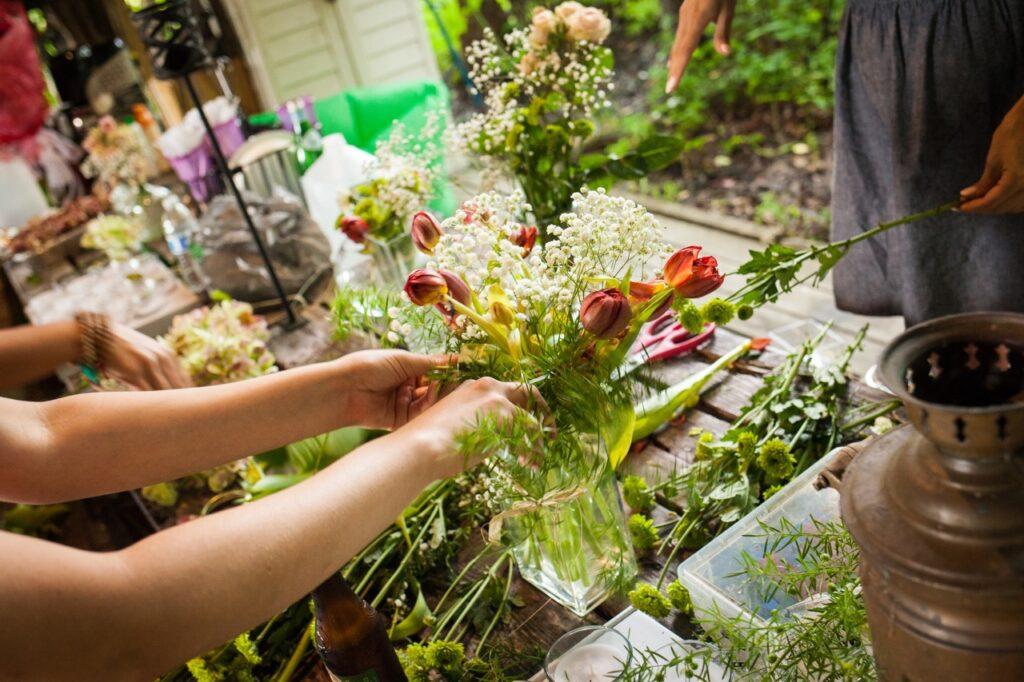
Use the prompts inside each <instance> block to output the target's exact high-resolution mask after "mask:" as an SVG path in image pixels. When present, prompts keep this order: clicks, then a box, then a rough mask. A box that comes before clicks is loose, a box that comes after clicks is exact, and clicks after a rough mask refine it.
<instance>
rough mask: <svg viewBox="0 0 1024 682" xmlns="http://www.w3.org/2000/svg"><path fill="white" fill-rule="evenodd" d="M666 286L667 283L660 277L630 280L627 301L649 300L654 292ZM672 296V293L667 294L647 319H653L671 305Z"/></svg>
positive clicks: (634, 302) (633, 302)
mask: <svg viewBox="0 0 1024 682" xmlns="http://www.w3.org/2000/svg"><path fill="white" fill-rule="evenodd" d="M666 286H668V285H667V284H665V282H663V281H662V280H660V279H656V280H653V281H650V282H630V283H629V302H630V304H632V305H636V304H638V303H647V301H649V300H651V299H652V298H653V297H654V296H655V295H656V294H658V293H660V292H661V291H662V290H664V288H665V287H666ZM672 298H673V297H672V295H669V296H668V297H667V298H666V299H665V300H664V301H663V302H662V304H661V305H660V306H658V309H657V310H655V311H654V312H653V313H651V314H650V317H649V319H651V320H653V319H655V318H657V317H659V316H660V315H661V314H662V313H664V312H665V311H666V310H668V309H669V308H670V307H671V306H672Z"/></svg>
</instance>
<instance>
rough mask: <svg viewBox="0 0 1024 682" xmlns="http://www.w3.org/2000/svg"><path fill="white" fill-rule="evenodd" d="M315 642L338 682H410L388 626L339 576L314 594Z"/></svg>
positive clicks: (326, 582) (334, 575) (333, 577)
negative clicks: (389, 637) (399, 660)
mask: <svg viewBox="0 0 1024 682" xmlns="http://www.w3.org/2000/svg"><path fill="white" fill-rule="evenodd" d="M313 606H314V608H315V610H316V636H315V639H314V643H315V645H316V650H317V653H319V654H320V658H321V659H323V662H324V666H325V667H326V668H327V672H328V673H329V674H330V676H331V679H332V680H334V681H335V682H407V678H406V676H405V673H404V672H403V671H402V664H401V663H399V662H398V655H397V654H396V653H395V649H394V647H392V646H391V640H390V639H388V629H387V624H386V623H385V622H384V617H383V616H381V615H380V614H379V613H377V611H375V610H374V608H373V607H372V606H370V605H369V604H367V603H366V602H365V601H363V600H362V599H361V598H360V597H359V595H357V594H356V593H355V592H353V591H352V588H351V587H349V586H348V584H347V583H346V582H345V581H344V580H343V579H342V578H341V576H340V575H338V574H337V573H335V574H333V575H332V576H331V577H330V578H328V579H327V580H325V581H324V582H323V584H321V585H320V586H319V587H317V588H316V589H315V590H314V591H313Z"/></svg>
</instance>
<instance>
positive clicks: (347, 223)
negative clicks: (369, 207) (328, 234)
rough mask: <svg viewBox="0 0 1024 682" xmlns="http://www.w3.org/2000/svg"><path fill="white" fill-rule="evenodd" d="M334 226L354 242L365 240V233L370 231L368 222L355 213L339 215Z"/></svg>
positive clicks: (359, 242) (360, 242)
mask: <svg viewBox="0 0 1024 682" xmlns="http://www.w3.org/2000/svg"><path fill="white" fill-rule="evenodd" d="M336 226H337V228H338V229H339V230H341V231H342V232H344V233H345V236H346V237H348V238H349V239H351V240H352V241H354V242H355V243H356V244H362V243H363V242H365V241H366V235H367V233H369V231H370V224H369V223H367V222H366V221H365V220H363V219H362V218H360V217H359V216H357V215H344V216H339V217H338V222H337V225H336Z"/></svg>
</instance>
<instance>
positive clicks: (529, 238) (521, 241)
mask: <svg viewBox="0 0 1024 682" xmlns="http://www.w3.org/2000/svg"><path fill="white" fill-rule="evenodd" d="M512 241H513V242H514V243H515V245H516V246H521V247H523V252H524V253H523V255H524V256H529V255H530V252H531V251H533V247H534V246H536V244H537V226H536V225H530V226H529V227H527V226H526V225H523V226H522V227H520V228H519V230H518V231H517V232H516V233H515V234H514V235H512Z"/></svg>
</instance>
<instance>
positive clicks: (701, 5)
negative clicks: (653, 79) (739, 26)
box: [665, 0, 736, 93]
mask: <svg viewBox="0 0 1024 682" xmlns="http://www.w3.org/2000/svg"><path fill="white" fill-rule="evenodd" d="M735 12H736V0H685V1H684V2H683V3H682V4H681V5H680V6H679V25H678V26H677V27H676V39H675V42H673V43H672V51H671V52H670V53H669V58H668V82H667V83H666V84H665V92H666V93H670V92H672V91H673V90H675V89H676V86H678V85H679V81H680V80H681V79H682V77H683V72H684V71H686V66H687V65H688V64H689V63H690V58H691V57H693V53H694V52H695V51H696V50H697V46H698V45H700V39H701V36H703V35H704V29H706V28H707V27H708V24H710V23H712V22H714V23H715V37H714V38H713V40H714V44H715V50H716V51H717V52H718V54H720V55H728V54H729V32H730V31H731V30H732V17H733V14H735Z"/></svg>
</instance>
